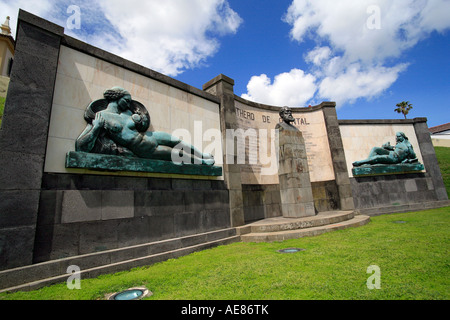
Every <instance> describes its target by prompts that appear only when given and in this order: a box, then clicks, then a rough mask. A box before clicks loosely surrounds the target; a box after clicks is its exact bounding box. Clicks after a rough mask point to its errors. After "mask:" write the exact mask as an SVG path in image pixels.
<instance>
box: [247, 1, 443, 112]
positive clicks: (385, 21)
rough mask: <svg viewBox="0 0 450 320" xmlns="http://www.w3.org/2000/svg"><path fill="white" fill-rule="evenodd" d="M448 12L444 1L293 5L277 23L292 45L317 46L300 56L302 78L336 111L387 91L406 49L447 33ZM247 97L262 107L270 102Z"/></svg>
mask: <svg viewBox="0 0 450 320" xmlns="http://www.w3.org/2000/svg"><path fill="white" fill-rule="evenodd" d="M448 12H450V1H449V0H396V1H392V0H358V1H354V0H339V1H335V0H314V1H313V0H293V1H292V3H291V5H290V6H289V8H288V10H287V12H286V15H285V16H284V17H283V20H284V21H285V22H287V23H288V24H290V25H291V31H290V35H291V38H292V39H293V40H294V41H298V42H299V43H302V42H304V41H305V40H307V39H312V40H314V41H315V42H316V43H317V46H316V47H315V48H313V49H311V50H310V51H308V52H307V53H306V54H305V55H304V59H305V61H306V62H307V63H309V64H310V69H309V70H308V71H306V72H309V73H310V74H312V75H313V76H315V77H316V79H317V81H316V82H317V83H318V84H317V89H318V90H317V91H316V95H315V97H314V99H315V100H318V99H324V100H333V101H336V102H337V106H338V107H341V106H342V105H343V104H345V103H352V102H355V101H356V100H357V99H358V98H366V99H370V98H373V97H375V96H377V95H379V94H381V93H383V91H384V90H386V89H388V88H389V87H390V86H391V85H392V84H393V83H394V82H395V81H396V80H397V78H398V77H399V76H400V74H401V72H402V71H404V70H406V68H407V65H408V63H407V62H405V61H402V60H401V57H402V54H403V53H404V52H405V51H406V50H407V49H410V48H412V47H413V46H415V45H416V44H417V43H418V42H419V41H421V40H423V39H425V38H426V37H428V36H429V35H430V33H431V32H433V31H437V32H443V31H445V30H447V29H448V28H450V19H448ZM252 81H253V82H254V80H253V78H252V80H250V82H249V85H250V84H251V83H252ZM266 89H267V90H274V89H275V88H274V86H273V87H269V86H268V87H267V88H266ZM277 91H282V88H277ZM287 92H289V90H287ZM249 95H250V96H252V98H253V99H255V100H256V101H259V102H262V103H264V102H265V101H266V100H264V99H267V97H269V96H271V94H270V93H269V92H262V91H261V92H260V94H259V95H257V94H256V92H255V93H250V91H249ZM284 99H289V98H288V97H284ZM271 101H272V103H274V104H277V105H280V104H282V103H281V101H280V102H277V101H274V100H273V99H272V100H271Z"/></svg>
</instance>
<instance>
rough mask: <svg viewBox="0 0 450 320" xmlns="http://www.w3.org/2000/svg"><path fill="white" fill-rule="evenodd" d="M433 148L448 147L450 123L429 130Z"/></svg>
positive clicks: (449, 144) (449, 142)
mask: <svg viewBox="0 0 450 320" xmlns="http://www.w3.org/2000/svg"><path fill="white" fill-rule="evenodd" d="M429 130H430V134H431V141H432V142H433V145H434V146H439V147H450V122H449V123H446V124H441V125H439V126H436V127H431V128H429Z"/></svg>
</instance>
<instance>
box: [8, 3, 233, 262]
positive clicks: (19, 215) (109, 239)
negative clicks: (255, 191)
mask: <svg viewBox="0 0 450 320" xmlns="http://www.w3.org/2000/svg"><path fill="white" fill-rule="evenodd" d="M17 30H18V31H17V39H16V56H15V62H14V65H13V69H12V74H11V81H10V84H9V88H8V95H7V99H6V103H5V114H4V117H3V122H2V127H1V131H0V150H1V153H0V199H2V200H1V201H0V270H3V269H9V268H14V267H19V266H25V265H30V264H32V263H35V262H41V261H46V260H49V259H56V258H61V257H67V256H72V255H79V254H86V253H92V252H97V251H101V250H106V249H114V248H121V247H124V246H129V245H135V244H141V243H146V242H148V241H156V240H161V239H168V238H174V237H180V236H185V235H194V234H198V233H202V232H208V231H215V230H218V229H225V228H229V227H230V225H231V221H232V220H231V219H230V206H229V205H230V202H229V193H230V192H229V190H228V189H227V187H226V185H225V182H224V180H223V176H220V177H212V176H201V175H187V174H186V175H185V174H183V175H180V174H165V173H140V172H108V171H95V170H90V169H69V168H66V167H65V154H66V153H67V151H74V150H75V139H76V138H77V137H78V135H79V134H80V133H81V131H82V130H83V129H84V127H85V125H86V123H85V122H84V119H83V112H84V110H85V108H86V107H87V104H88V103H90V102H91V101H92V100H96V99H100V98H102V92H103V91H104V90H106V89H108V88H110V87H112V86H122V87H125V89H128V90H129V91H130V92H131V94H132V95H133V98H134V99H135V100H137V101H139V102H141V103H143V104H144V105H145V106H146V107H147V109H148V111H149V113H150V117H151V119H152V123H153V124H152V126H151V127H150V130H161V131H166V132H167V131H168V132H169V133H172V130H175V129H180V128H183V129H186V130H187V132H189V133H192V132H193V131H194V132H195V130H196V128H195V127H194V125H193V124H194V122H195V121H201V122H202V124H203V130H207V129H215V130H216V131H218V132H219V138H218V139H217V141H216V143H218V145H219V147H218V148H216V149H215V150H216V151H217V152H218V154H216V156H217V157H218V159H219V161H218V165H221V161H220V160H221V158H222V154H221V152H222V148H221V139H220V119H221V118H220V114H219V107H220V103H221V101H220V99H218V98H217V97H216V96H214V95H211V94H209V93H207V92H204V91H202V90H200V89H197V88H194V87H191V86H189V85H187V84H184V83H182V82H179V81H177V80H175V79H172V78H170V77H167V76H165V75H162V74H160V73H157V72H155V71H152V70H150V69H147V68H144V67H142V66H140V65H137V64H135V63H132V62H130V61H127V60H125V59H123V58H120V57H118V56H115V55H113V54H111V53H108V52H106V51H103V50H100V49H98V48H95V47H93V46H90V45H88V44H86V43H83V42H80V41H78V40H76V39H73V38H71V37H69V36H67V35H65V34H64V29H63V28H62V27H59V26H57V25H55V24H53V23H50V22H48V21H46V20H44V19H41V18H39V17H36V16H34V15H32V14H30V13H27V12H25V11H22V10H20V11H19V17H18V27H17ZM200 134H202V132H200ZM192 139H193V140H192V141H191V143H193V144H196V143H198V142H199V143H202V142H203V139H202V137H200V139H198V138H197V139H195V138H194V137H192ZM194 139H195V140H194ZM183 140H185V137H183ZM197 147H201V146H198V145H197Z"/></svg>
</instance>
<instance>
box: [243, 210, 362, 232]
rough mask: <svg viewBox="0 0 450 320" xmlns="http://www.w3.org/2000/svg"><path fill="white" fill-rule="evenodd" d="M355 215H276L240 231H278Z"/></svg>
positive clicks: (328, 212)
mask: <svg viewBox="0 0 450 320" xmlns="http://www.w3.org/2000/svg"><path fill="white" fill-rule="evenodd" d="M354 216H355V212H354V211H327V212H320V213H319V214H318V215H315V216H311V217H303V218H284V217H274V218H268V219H264V220H260V221H256V222H253V223H250V224H248V225H246V226H243V227H239V228H238V229H239V230H238V233H239V234H245V233H260V232H277V231H286V230H297V229H305V228H312V227H319V226H323V225H327V224H333V223H338V222H342V221H346V220H350V219H352V218H353V217H354Z"/></svg>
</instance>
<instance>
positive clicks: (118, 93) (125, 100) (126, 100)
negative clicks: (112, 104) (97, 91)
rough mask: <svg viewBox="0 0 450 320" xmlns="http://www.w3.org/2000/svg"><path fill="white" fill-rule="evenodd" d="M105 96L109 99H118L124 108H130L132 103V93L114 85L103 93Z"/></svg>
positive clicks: (118, 102)
mask: <svg viewBox="0 0 450 320" xmlns="http://www.w3.org/2000/svg"><path fill="white" fill-rule="evenodd" d="M103 97H104V98H105V99H106V100H108V101H117V104H118V105H119V107H120V109H122V110H126V109H128V108H129V106H130V103H131V94H130V93H129V92H128V91H127V90H125V89H123V88H121V87H113V88H111V89H108V90H106V91H105V92H104V93H103Z"/></svg>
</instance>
